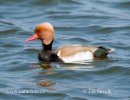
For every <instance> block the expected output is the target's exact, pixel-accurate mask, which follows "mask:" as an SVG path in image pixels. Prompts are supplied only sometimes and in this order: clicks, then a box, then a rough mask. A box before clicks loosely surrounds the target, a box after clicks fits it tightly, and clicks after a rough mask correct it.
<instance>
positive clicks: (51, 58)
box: [38, 50, 59, 62]
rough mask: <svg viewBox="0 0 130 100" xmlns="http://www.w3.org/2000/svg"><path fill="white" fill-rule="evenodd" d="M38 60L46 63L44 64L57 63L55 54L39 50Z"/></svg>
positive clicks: (57, 59)
mask: <svg viewBox="0 0 130 100" xmlns="http://www.w3.org/2000/svg"><path fill="white" fill-rule="evenodd" d="M38 59H39V60H40V61H46V62H55V61H59V58H58V56H57V54H56V53H54V52H52V51H51V50H41V51H40V52H39V53H38Z"/></svg>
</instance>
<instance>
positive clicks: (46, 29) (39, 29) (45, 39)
mask: <svg viewBox="0 0 130 100" xmlns="http://www.w3.org/2000/svg"><path fill="white" fill-rule="evenodd" d="M35 39H40V40H41V41H42V43H43V44H44V45H49V44H50V43H51V42H52V41H53V39H54V28H53V26H52V25H51V24H50V23H41V24H38V25H37V26H36V27H35V30H34V34H33V35H32V36H30V37H29V38H28V39H26V40H25V42H28V41H32V40H35Z"/></svg>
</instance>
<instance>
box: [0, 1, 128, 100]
mask: <svg viewBox="0 0 130 100" xmlns="http://www.w3.org/2000/svg"><path fill="white" fill-rule="evenodd" d="M129 10H130V0H0V91H1V93H0V99H1V100H5V99H12V100H15V99H39V100H43V99H44V100H95V99H96V100H130V86H129V83H130V61H129V60H130V53H129V51H130V40H129V37H130V13H129ZM41 22H50V23H52V24H53V26H54V27H55V41H54V44H53V48H57V47H58V46H62V45H64V44H74V43H75V44H77V43H78V44H92V45H103V46H107V47H111V48H115V49H116V51H115V52H113V53H111V54H110V55H109V59H105V60H97V61H93V62H87V63H82V64H63V63H52V64H51V65H50V66H47V65H46V64H39V63H38V59H37V53H38V51H39V49H40V48H41V44H40V41H38V40H37V41H32V42H29V43H25V42H23V41H24V40H25V39H26V38H27V37H29V36H30V35H31V34H33V30H34V27H35V25H36V24H38V23H41ZM31 91H33V92H35V91H36V92H35V93H32V92H31Z"/></svg>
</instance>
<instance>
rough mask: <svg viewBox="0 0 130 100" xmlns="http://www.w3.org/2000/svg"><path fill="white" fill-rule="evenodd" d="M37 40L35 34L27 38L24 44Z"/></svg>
mask: <svg viewBox="0 0 130 100" xmlns="http://www.w3.org/2000/svg"><path fill="white" fill-rule="evenodd" d="M37 38H38V36H37V34H33V35H32V36H30V37H29V38H27V39H26V40H24V42H29V41H32V40H35V39H37Z"/></svg>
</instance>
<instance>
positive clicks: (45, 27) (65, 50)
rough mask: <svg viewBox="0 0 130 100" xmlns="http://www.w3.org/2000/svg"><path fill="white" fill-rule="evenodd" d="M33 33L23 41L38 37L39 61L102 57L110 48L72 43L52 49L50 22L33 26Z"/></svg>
mask: <svg viewBox="0 0 130 100" xmlns="http://www.w3.org/2000/svg"><path fill="white" fill-rule="evenodd" d="M34 32H35V33H34V34H33V35H32V36H31V37H29V38H28V39H26V40H25V42H28V41H31V40H34V39H40V40H41V42H42V46H43V48H42V50H41V51H40V52H39V53H38V58H39V60H40V61H47V62H54V61H62V62H65V63H72V62H79V61H86V60H93V59H104V58H107V55H108V53H109V52H110V51H112V49H109V48H105V47H103V46H94V45H88V46H86V45H80V44H72V45H65V46H62V47H59V48H58V49H56V50H52V44H53V40H54V28H53V26H52V25H51V24H50V23H41V24H38V25H37V26H36V27H35V30H34Z"/></svg>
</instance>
